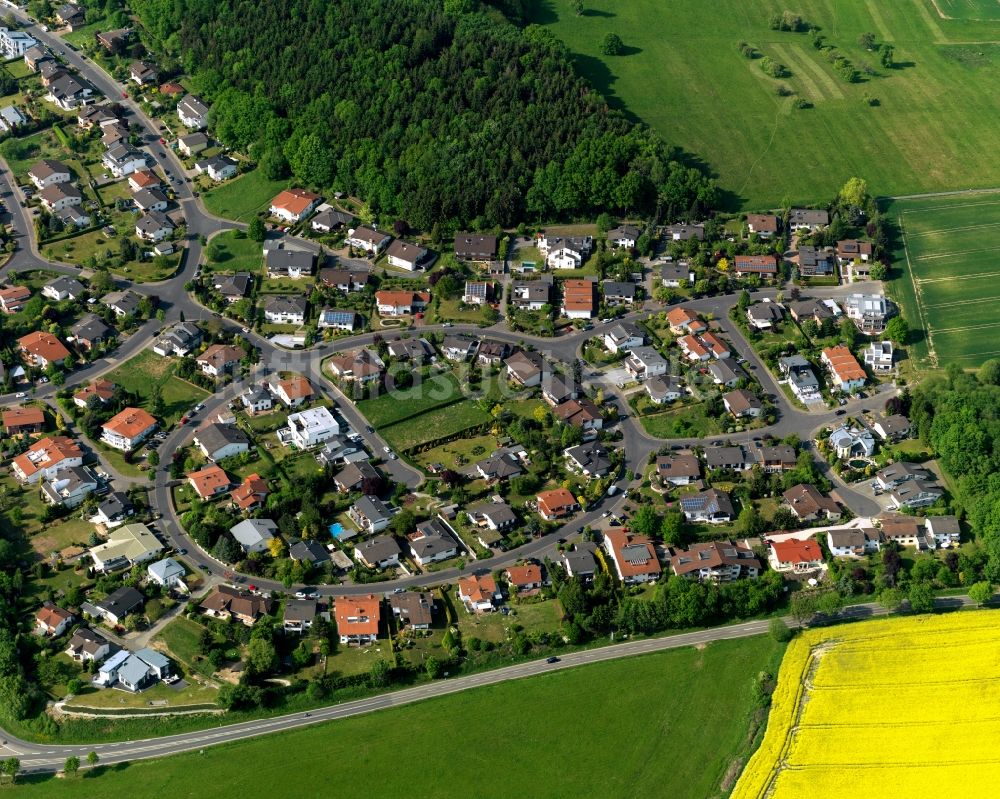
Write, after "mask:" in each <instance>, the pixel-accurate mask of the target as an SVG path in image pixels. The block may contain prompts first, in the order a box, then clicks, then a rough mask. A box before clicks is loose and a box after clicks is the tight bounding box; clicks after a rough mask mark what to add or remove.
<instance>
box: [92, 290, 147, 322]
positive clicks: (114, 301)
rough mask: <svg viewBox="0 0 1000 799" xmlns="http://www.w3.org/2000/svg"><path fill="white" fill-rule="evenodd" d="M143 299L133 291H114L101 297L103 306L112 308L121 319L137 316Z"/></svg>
mask: <svg viewBox="0 0 1000 799" xmlns="http://www.w3.org/2000/svg"><path fill="white" fill-rule="evenodd" d="M142 300H143V297H142V295H140V294H136V293H135V292H134V291H132V290H131V289H125V291H113V292H111V293H110V294H106V295H104V296H103V297H101V304H102V305H106V306H107V307H108V308H110V309H111V310H112V311H113V312H114V314H115V316H117V317H118V318H119V319H121V318H123V317H126V316H136V315H137V314H138V313H139V307H140V305H141V304H142Z"/></svg>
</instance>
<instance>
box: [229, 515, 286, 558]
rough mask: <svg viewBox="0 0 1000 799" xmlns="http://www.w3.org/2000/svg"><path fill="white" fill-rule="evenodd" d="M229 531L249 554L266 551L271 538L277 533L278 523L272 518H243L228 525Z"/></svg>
mask: <svg viewBox="0 0 1000 799" xmlns="http://www.w3.org/2000/svg"><path fill="white" fill-rule="evenodd" d="M229 532H230V533H231V534H232V536H233V538H235V539H236V543H237V544H239V545H240V547H242V549H243V551H244V552H246V553H247V554H248V555H249V554H251V553H254V552H265V551H267V549H268V546H269V544H270V542H271V540H272V539H274V538H275V537H276V536H277V535H278V525H277V523H276V522H275V521H274V520H273V519H244V520H243V521H241V522H239V523H238V524H234V525H233V526H232V527H230V528H229Z"/></svg>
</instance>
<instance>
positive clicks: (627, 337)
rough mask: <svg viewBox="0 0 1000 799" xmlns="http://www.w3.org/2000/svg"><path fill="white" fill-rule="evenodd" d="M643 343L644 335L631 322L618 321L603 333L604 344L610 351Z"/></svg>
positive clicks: (639, 345) (633, 347)
mask: <svg viewBox="0 0 1000 799" xmlns="http://www.w3.org/2000/svg"><path fill="white" fill-rule="evenodd" d="M645 343H646V337H645V335H643V332H642V331H641V330H640V329H639V328H638V327H636V326H635V325H633V324H632V323H631V322H619V323H618V324H616V325H614V326H613V327H611V328H610V329H609V330H608V332H607V333H605V334H604V346H605V347H607V348H608V350H609V351H611V352H620V351H621V350H632V349H635V348H636V347H641V346H642V345H643V344H645Z"/></svg>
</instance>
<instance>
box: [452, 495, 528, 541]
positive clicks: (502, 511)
mask: <svg viewBox="0 0 1000 799" xmlns="http://www.w3.org/2000/svg"><path fill="white" fill-rule="evenodd" d="M465 515H466V516H468V517H469V521H470V522H471V523H472V524H474V525H476V527H477V528H479V529H478V531H477V532H475V533H473V534H474V535H475V536H476V538H477V539H478V540H479V543H480V544H482V545H483V546H484V547H486V548H487V549H488V548H490V547H492V546H494V545H495V544H497V543H498V542H499V541H500V539H501V538H502V537H503V534H504V533H506V532H507V531H508V530H511V529H512V528H513V527H514V526H515V525H516V524H517V514H515V513H514V509H513V508H511V506H510V505H508V504H507V503H506V502H482V503H479V504H478V505H473V506H472V507H470V508H467V509H466V511H465ZM484 533H485V534H486V537H484Z"/></svg>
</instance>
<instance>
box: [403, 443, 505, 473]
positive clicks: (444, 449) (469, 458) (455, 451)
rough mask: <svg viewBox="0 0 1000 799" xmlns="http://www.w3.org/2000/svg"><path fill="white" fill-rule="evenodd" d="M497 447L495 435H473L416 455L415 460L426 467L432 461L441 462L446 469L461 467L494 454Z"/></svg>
mask: <svg viewBox="0 0 1000 799" xmlns="http://www.w3.org/2000/svg"><path fill="white" fill-rule="evenodd" d="M480 448H481V449H480ZM496 448H497V440H496V438H495V437H494V436H492V435H486V436H473V437H471V438H460V439H459V440H458V441H452V442H449V443H448V444H442V445H441V446H439V447H434V448H433V449H429V450H426V451H425V452H421V453H420V454H419V455H416V456H415V457H414V460H415V461H416V462H417V463H418V464H419V465H421V466H423V467H424V468H427V467H428V466H430V465H431V464H432V463H440V464H441V465H442V466H444V467H445V468H446V469H461V468H462V467H463V466H466V465H468V464H470V463H474V462H475V461H477V460H481V459H483V458H486V457H488V456H489V455H492V454H493V452H494V451H495V450H496Z"/></svg>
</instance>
